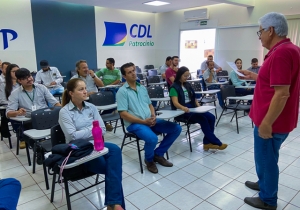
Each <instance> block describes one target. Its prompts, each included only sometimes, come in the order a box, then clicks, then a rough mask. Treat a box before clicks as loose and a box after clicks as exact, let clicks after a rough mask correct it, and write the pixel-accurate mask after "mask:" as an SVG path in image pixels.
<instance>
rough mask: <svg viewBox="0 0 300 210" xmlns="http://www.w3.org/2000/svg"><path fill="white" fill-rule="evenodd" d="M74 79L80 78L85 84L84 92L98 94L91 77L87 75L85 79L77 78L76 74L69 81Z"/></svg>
mask: <svg viewBox="0 0 300 210" xmlns="http://www.w3.org/2000/svg"><path fill="white" fill-rule="evenodd" d="M95 77H97V75H96V74H95ZM74 78H80V79H82V80H83V81H84V82H85V84H86V90H87V92H88V93H89V92H95V93H97V92H98V88H97V86H96V83H95V81H94V79H93V78H92V77H91V75H89V74H88V75H87V76H86V78H84V77H81V76H79V75H78V74H75V75H74V76H73V77H72V78H71V79H74ZM97 78H98V77H97Z"/></svg>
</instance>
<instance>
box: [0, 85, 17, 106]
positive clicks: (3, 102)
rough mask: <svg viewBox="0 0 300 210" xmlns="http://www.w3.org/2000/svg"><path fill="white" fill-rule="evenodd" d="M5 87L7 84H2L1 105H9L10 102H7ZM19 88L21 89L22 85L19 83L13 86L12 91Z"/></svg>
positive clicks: (0, 87) (0, 89) (0, 86)
mask: <svg viewBox="0 0 300 210" xmlns="http://www.w3.org/2000/svg"><path fill="white" fill-rule="evenodd" d="M5 86H6V83H5V82H4V83H0V104H8V100H7V98H6V94H5ZM18 87H20V85H19V84H18V83H16V84H15V85H13V87H12V91H14V90H15V89H17V88H18Z"/></svg>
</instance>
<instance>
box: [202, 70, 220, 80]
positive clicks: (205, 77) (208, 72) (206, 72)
mask: <svg viewBox="0 0 300 210" xmlns="http://www.w3.org/2000/svg"><path fill="white" fill-rule="evenodd" d="M209 76H210V69H206V70H205V72H204V73H203V79H204V81H205V83H209V82H207V81H206V80H207V79H208V78H209ZM213 82H217V73H216V72H215V71H214V72H213V80H212V83H213Z"/></svg>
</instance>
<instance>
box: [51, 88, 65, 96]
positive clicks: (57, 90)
mask: <svg viewBox="0 0 300 210" xmlns="http://www.w3.org/2000/svg"><path fill="white" fill-rule="evenodd" d="M49 91H50V93H51V94H52V95H55V94H63V92H64V87H59V88H56V89H53V88H51V89H49Z"/></svg>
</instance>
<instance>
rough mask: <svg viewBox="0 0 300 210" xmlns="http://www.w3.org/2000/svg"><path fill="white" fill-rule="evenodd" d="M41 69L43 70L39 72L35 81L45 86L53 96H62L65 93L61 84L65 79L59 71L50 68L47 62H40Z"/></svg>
mask: <svg viewBox="0 0 300 210" xmlns="http://www.w3.org/2000/svg"><path fill="white" fill-rule="evenodd" d="M40 67H41V70H39V71H38V72H37V74H36V76H35V81H36V82H37V83H39V84H43V85H45V86H46V87H47V88H48V90H49V91H50V93H51V94H52V95H55V94H62V93H63V92H64V87H63V86H62V85H61V84H60V83H62V81H63V79H62V77H61V75H60V72H59V70H58V69H57V68H56V67H50V66H49V63H48V61H46V60H42V61H41V62H40Z"/></svg>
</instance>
